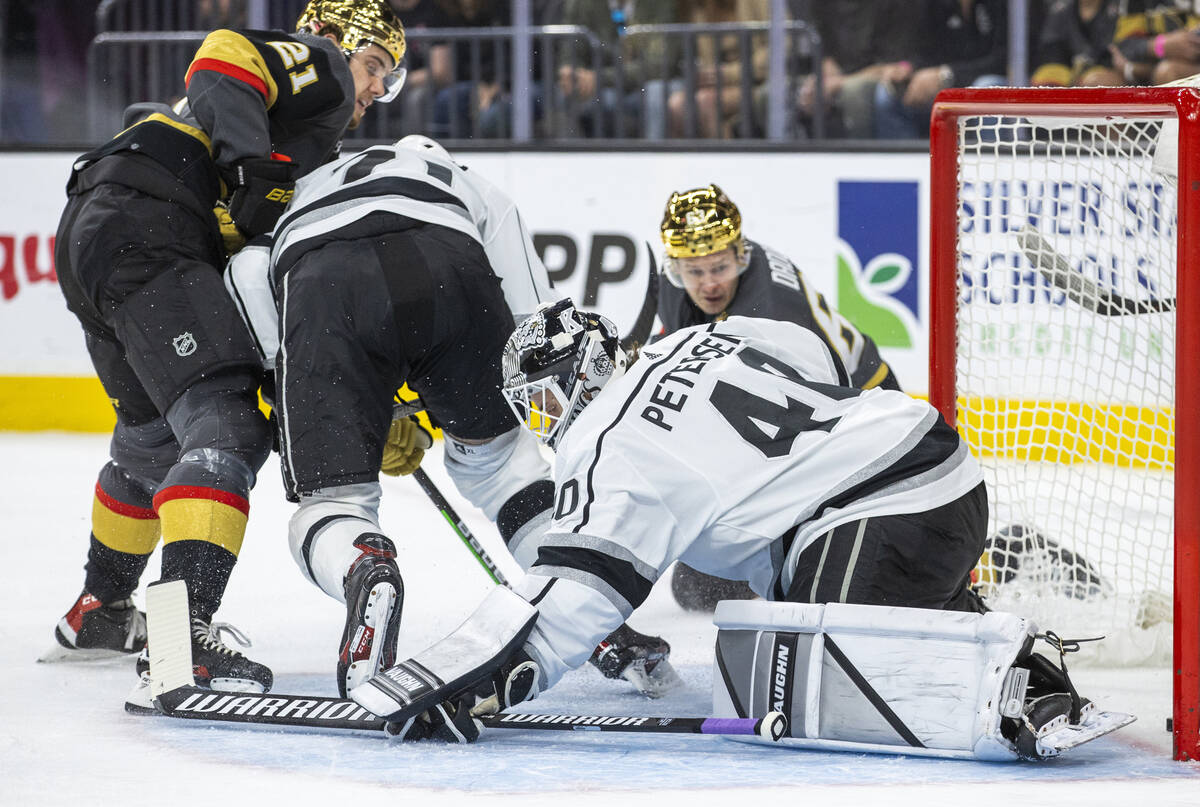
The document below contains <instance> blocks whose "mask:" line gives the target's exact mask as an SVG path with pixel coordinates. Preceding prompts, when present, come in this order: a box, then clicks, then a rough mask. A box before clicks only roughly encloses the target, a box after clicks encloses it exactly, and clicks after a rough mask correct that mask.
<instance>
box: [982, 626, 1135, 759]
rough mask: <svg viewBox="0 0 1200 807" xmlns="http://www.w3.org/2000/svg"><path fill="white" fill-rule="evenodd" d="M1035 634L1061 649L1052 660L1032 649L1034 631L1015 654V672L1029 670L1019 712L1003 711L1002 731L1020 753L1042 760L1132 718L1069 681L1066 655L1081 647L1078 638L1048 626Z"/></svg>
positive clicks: (1024, 756)
mask: <svg viewBox="0 0 1200 807" xmlns="http://www.w3.org/2000/svg"><path fill="white" fill-rule="evenodd" d="M1037 638H1040V639H1044V640H1045V641H1047V642H1048V643H1049V644H1050V645H1051V646H1052V647H1053V648H1054V649H1055V650H1057V651H1058V654H1059V665H1058V666H1055V665H1054V663H1053V662H1052V661H1050V660H1049V659H1047V658H1046V657H1045V656H1042V655H1039V654H1038V653H1034V652H1033V650H1032V646H1033V640H1032V639H1033V637H1031V638H1030V642H1029V644H1028V645H1027V646H1026V648H1025V650H1024V651H1023V652H1022V653H1021V655H1020V656H1018V657H1017V662H1016V664H1014V665H1013V667H1014V669H1013V673H1020V672H1022V669H1021V668H1023V669H1024V670H1025V671H1027V673H1028V675H1027V681H1028V683H1027V685H1026V686H1025V695H1024V703H1023V705H1022V707H1021V710H1020V714H1015V713H1011V712H1002V713H1001V714H1004V715H1006V716H1005V717H1004V718H1003V719H1002V720H1001V721H1000V733H1001V734H1002V735H1003V736H1004V737H1005V739H1007V740H1008V741H1009V742H1011V743H1012V744H1013V746H1014V747H1015V748H1016V751H1017V754H1018V755H1019V756H1020V757H1021V758H1022V759H1027V760H1043V759H1049V758H1050V757H1056V756H1058V755H1059V754H1061V753H1062V752H1063V751H1066V750H1068V749H1070V748H1074V747H1075V746H1077V745H1082V744H1083V743H1085V742H1088V741H1090V740H1094V739H1096V738H1097V737H1102V736H1104V735H1105V734H1108V733H1109V732H1111V731H1116V730H1117V729H1119V728H1121V727H1122V726H1126V725H1128V724H1129V723H1132V722H1133V720H1134V717H1133V716H1132V715H1127V714H1123V713H1120V712H1100V711H1098V710H1097V709H1096V707H1095V704H1093V703H1092V702H1091V701H1090V700H1088V699H1087V698H1084V697H1081V696H1080V695H1079V693H1078V692H1077V691H1076V690H1075V685H1074V684H1073V683H1071V676H1070V675H1069V674H1068V672H1067V665H1066V662H1065V660H1064V657H1065V655H1066V654H1067V653H1071V652H1075V651H1077V650H1078V649H1079V641H1072V640H1063V639H1060V638H1059V637H1058V636H1056V635H1055V634H1054V633H1051V632H1050V631H1047V632H1046V633H1043V634H1038V636H1037Z"/></svg>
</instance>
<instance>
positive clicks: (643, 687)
mask: <svg viewBox="0 0 1200 807" xmlns="http://www.w3.org/2000/svg"><path fill="white" fill-rule="evenodd" d="M621 675H622V677H623V678H625V680H626V681H628V682H629V683H631V684H633V686H634V688H636V689H637V691H638V692H640V693H642V694H643V695H645V696H646V697H647V698H661V697H662V696H664V695H666V694H667V693H668V692H671V691H673V690H676V689H679V688H680V687H682V686H683V679H682V678H680V677H679V673H677V672H675V668H674V667H672V666H671V662H669V661H667V660H666V659H663V660H662V661H660V662H658V664H655V665H654V669H652V670H651V671H650V672H646V662H645V661H644V660H642V661H635V662H633V663H632V664H630V665H629V666H628V667H626V668H625V670H624V671H623V672H622V673H621Z"/></svg>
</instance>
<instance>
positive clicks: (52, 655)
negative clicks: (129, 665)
mask: <svg viewBox="0 0 1200 807" xmlns="http://www.w3.org/2000/svg"><path fill="white" fill-rule="evenodd" d="M136 656H137V652H136V651H134V652H126V651H124V650H110V649H108V648H103V647H63V646H62V645H61V644H59V643H58V642H55V643H54V645H53V646H52V647H51V648H50V649H48V650H47V651H46V652H45V653H42V655H40V656H38V664H91V663H93V662H96V661H112V660H114V659H124V658H135V657H136Z"/></svg>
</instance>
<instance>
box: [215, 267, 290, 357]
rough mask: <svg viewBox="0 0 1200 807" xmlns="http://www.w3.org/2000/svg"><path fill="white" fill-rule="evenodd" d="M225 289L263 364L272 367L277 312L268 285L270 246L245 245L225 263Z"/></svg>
mask: <svg viewBox="0 0 1200 807" xmlns="http://www.w3.org/2000/svg"><path fill="white" fill-rule="evenodd" d="M225 289H226V290H227V291H228V292H229V295H230V296H231V297H232V298H233V301H234V303H235V304H236V305H237V310H238V313H239V314H241V315H242V320H243V321H244V322H245V323H246V328H247V329H249V331H250V336H251V337H253V339H254V344H255V346H256V347H257V348H258V355H259V358H261V359H262V363H263V367H264V368H266V369H268V370H273V369H275V355H276V354H277V353H278V352H279V312H278V310H277V309H276V308H275V292H274V290H273V289H272V288H271V249H270V247H266V246H245V247H242V249H241V250H240V251H239V252H238V253H237V254H236V255H234V256H233V257H232V258H230V259H229V263H228V264H226V266H225Z"/></svg>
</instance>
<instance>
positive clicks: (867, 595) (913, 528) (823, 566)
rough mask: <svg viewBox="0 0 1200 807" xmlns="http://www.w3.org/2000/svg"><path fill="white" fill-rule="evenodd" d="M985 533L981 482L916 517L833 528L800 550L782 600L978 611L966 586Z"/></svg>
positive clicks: (984, 498)
mask: <svg viewBox="0 0 1200 807" xmlns="http://www.w3.org/2000/svg"><path fill="white" fill-rule="evenodd" d="M986 530H987V494H986V492H985V490H984V487H983V485H982V484H980V485H979V486H978V487H976V488H975V489H974V490H972V491H971V492H969V493H967V494H966V495H964V496H961V497H959V498H958V499H955V500H954V501H952V502H950V503H948V504H945V505H942V506H941V507H936V508H934V509H932V510H928V511H925V512H923V513H912V514H900V515H887V516H873V517H868V518H863V519H856V520H854V521H850V522H846V523H844V524H839V525H838V526H836V527H834V528H833V529H831V530H828V531H827V532H825V533H824V534H822V535H820V536H818V537H817V538H816V539H815V540H814V541H812V542H811V543H810V544H809V545H808V546H807V547H805V548H804V550H803V551H802V552H800V554H799V556H798V558H797V561H796V566H795V571H794V573H793V575H792V579H791V585H790V586H789V588H788V590H787V592H786V597H785V599H787V600H790V601H792V602H812V603H825V602H845V603H861V604H864V605H899V606H907V607H911V608H936V609H943V610H951V611H977V610H979V609H978V606H977V599H976V598H974V597H973V596H972V595H971V593H970V590H969V582H970V574H971V570H972V569H973V568H974V566H975V564H976V563H977V561H978V560H979V555H980V553H981V552H982V551H983V543H984V535H985V533H986Z"/></svg>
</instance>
